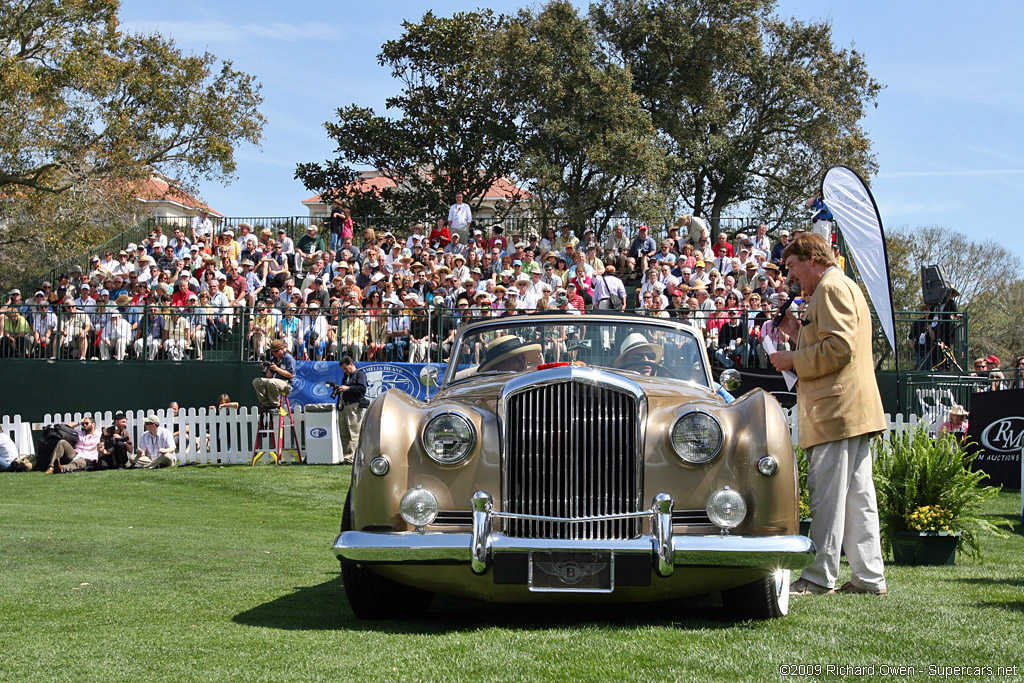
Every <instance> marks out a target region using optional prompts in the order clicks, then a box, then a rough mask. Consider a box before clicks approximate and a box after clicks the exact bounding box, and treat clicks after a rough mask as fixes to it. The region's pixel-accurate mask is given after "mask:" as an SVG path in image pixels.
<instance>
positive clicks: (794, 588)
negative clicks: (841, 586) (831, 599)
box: [789, 579, 836, 595]
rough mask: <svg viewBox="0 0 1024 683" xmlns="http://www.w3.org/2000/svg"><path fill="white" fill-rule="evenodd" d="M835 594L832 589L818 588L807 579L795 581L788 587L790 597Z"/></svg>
mask: <svg viewBox="0 0 1024 683" xmlns="http://www.w3.org/2000/svg"><path fill="white" fill-rule="evenodd" d="M835 592H836V591H835V589H833V588H827V587H825V586H819V585H818V584H816V583H814V582H813V581H808V580H807V579H797V580H796V581H794V582H793V583H791V584H790V585H789V594H790V595H830V594H832V593H835Z"/></svg>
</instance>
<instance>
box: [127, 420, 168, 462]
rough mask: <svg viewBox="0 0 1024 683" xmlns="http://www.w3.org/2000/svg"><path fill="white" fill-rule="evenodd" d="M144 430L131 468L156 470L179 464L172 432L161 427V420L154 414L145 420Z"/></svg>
mask: <svg viewBox="0 0 1024 683" xmlns="http://www.w3.org/2000/svg"><path fill="white" fill-rule="evenodd" d="M143 424H144V429H145V430H146V431H145V432H143V434H142V436H141V437H139V448H138V450H137V451H136V452H135V457H134V458H132V462H131V465H130V467H132V468H142V469H147V470H155V469H157V468H160V467H171V466H173V465H177V464H178V456H177V451H178V447H177V446H176V445H175V443H174V437H173V436H172V435H171V430H170V429H168V428H167V427H161V426H160V418H158V417H157V416H156V415H154V414H153V413H150V414H149V415H147V416H146V419H145V420H143Z"/></svg>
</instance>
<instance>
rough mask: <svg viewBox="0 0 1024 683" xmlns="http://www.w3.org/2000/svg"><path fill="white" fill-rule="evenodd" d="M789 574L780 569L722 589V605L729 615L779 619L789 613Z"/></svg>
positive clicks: (742, 617) (744, 617)
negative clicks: (748, 581)
mask: <svg viewBox="0 0 1024 683" xmlns="http://www.w3.org/2000/svg"><path fill="white" fill-rule="evenodd" d="M790 574H791V572H790V570H788V569H780V570H779V571H777V572H775V573H774V574H772V575H771V576H769V577H766V578H763V579H761V580H759V581H755V582H754V583H748V584H747V585H745V586H740V587H739V588H730V589H728V590H724V591H722V607H724V608H725V611H726V614H727V615H728V616H730V617H732V616H736V617H739V618H740V619H757V620H762V619H780V618H782V617H784V616H786V615H787V614H789V579H790Z"/></svg>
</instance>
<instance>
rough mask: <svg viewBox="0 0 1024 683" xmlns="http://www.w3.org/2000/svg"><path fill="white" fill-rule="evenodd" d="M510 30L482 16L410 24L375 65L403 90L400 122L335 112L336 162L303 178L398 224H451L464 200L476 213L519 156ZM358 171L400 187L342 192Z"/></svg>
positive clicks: (310, 166) (391, 101)
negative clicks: (440, 219)
mask: <svg viewBox="0 0 1024 683" xmlns="http://www.w3.org/2000/svg"><path fill="white" fill-rule="evenodd" d="M505 21H506V20H505V18H504V17H503V16H496V15H495V14H494V13H493V12H491V11H490V10H481V11H478V12H460V13H456V14H455V15H453V16H452V17H451V18H444V17H438V16H435V15H434V13H433V12H427V13H426V14H425V15H424V16H423V18H422V19H421V20H420V21H419V22H418V23H414V22H405V23H404V24H403V28H404V33H403V34H402V36H401V37H400V38H398V39H396V40H391V41H388V42H386V43H385V44H384V45H383V47H382V48H381V52H380V54H379V55H378V57H377V58H378V61H379V62H380V64H381V65H382V66H387V67H388V68H390V70H391V75H392V77H393V78H395V79H397V80H398V82H399V83H401V85H402V91H401V94H399V95H397V96H395V97H390V98H388V99H387V101H386V104H387V107H388V109H389V110H391V111H394V112H396V113H397V116H395V117H389V116H383V115H379V114H377V113H376V112H374V111H373V110H372V109H370V108H367V107H361V106H358V105H355V104H353V105H348V106H345V107H342V108H340V109H338V120H337V121H336V122H328V123H325V124H324V125H325V128H326V129H327V133H328V135H329V136H330V137H331V138H333V139H334V140H335V141H336V142H337V144H338V147H337V150H336V153H337V155H338V157H337V158H336V159H333V160H329V161H327V162H325V163H324V164H318V163H304V164H299V166H298V168H297V169H296V173H295V175H296V177H297V178H299V179H300V180H302V181H303V183H304V184H305V185H306V187H307V188H309V189H310V190H313V191H317V192H320V193H321V194H322V195H324V196H325V198H327V199H334V198H336V197H345V198H347V199H349V200H352V201H357V200H363V201H366V200H370V201H373V202H377V205H378V206H379V207H380V208H381V209H387V210H388V211H389V212H392V213H395V214H397V215H406V216H415V215H424V214H427V215H429V214H435V215H436V214H438V213H444V214H447V207H448V205H449V204H451V203H452V200H453V198H454V196H455V193H456V192H459V191H461V192H464V193H465V194H466V201H467V202H468V203H470V204H471V205H474V204H475V205H476V206H479V204H480V201H481V199H482V198H483V195H484V192H485V191H486V190H488V189H489V188H490V187H491V185H492V184H493V183H494V181H495V180H497V179H499V178H501V177H504V176H510V175H512V173H513V171H514V170H515V168H516V165H517V163H518V161H519V158H520V155H521V146H520V144H519V142H520V141H519V134H518V125H517V120H518V119H519V117H520V114H521V111H522V102H521V99H520V98H519V97H518V96H517V94H518V90H517V86H516V84H515V83H511V82H509V81H508V80H507V79H506V75H507V68H506V63H505V62H504V61H503V60H502V58H501V54H500V49H499V45H498V43H499V37H500V36H501V35H502V31H503V29H504V25H505ZM353 164H354V165H365V166H371V167H373V168H375V169H377V170H378V171H380V172H381V173H383V174H384V175H385V176H386V177H387V178H390V179H391V180H393V181H394V182H395V183H396V185H397V186H398V187H397V188H389V189H384V190H381V189H379V188H373V187H370V186H367V185H365V184H359V183H357V184H356V185H355V186H354V187H353V188H351V189H350V190H349V191H344V188H345V186H346V185H348V184H349V183H351V182H353V181H354V180H355V179H356V178H357V177H358V176H357V172H356V171H355V169H354V168H353V166H352V165H353Z"/></svg>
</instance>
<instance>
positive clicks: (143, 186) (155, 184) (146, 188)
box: [135, 176, 224, 218]
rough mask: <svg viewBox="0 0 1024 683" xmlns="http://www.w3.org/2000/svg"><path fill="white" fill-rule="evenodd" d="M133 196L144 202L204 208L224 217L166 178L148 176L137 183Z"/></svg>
mask: <svg viewBox="0 0 1024 683" xmlns="http://www.w3.org/2000/svg"><path fill="white" fill-rule="evenodd" d="M135 196H136V197H137V198H138V199H141V200H142V201H144V202H172V203H174V204H179V205H181V206H183V207H185V208H187V209H206V210H207V211H209V212H210V214H212V215H214V216H218V217H220V218H223V217H224V214H222V213H221V212H220V211H217V210H216V209H213V208H210V207H209V206H207V205H206V204H205V203H203V202H201V201H199V200H198V199H196V198H195V197H193V196H192V195H190V194H188V193H187V192H183V191H182V190H179V189H177V188H175V187H172V186H171V185H170V184H169V183H168V182H167V181H166V180H164V179H163V178H159V177H157V176H150V177H149V179H148V180H144V181H142V182H140V183H138V185H137V188H136V190H135Z"/></svg>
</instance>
